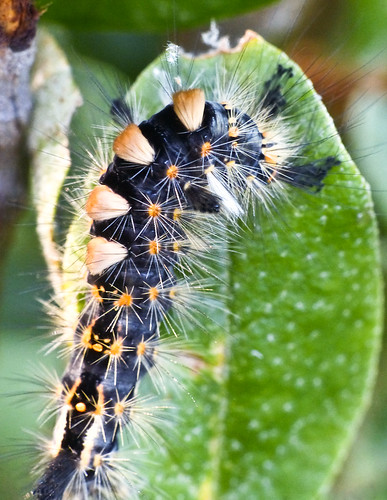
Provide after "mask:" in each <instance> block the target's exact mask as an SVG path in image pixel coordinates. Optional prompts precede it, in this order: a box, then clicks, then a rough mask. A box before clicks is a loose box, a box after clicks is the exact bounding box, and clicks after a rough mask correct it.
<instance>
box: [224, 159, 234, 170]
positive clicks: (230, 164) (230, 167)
mask: <svg viewBox="0 0 387 500" xmlns="http://www.w3.org/2000/svg"><path fill="white" fill-rule="evenodd" d="M235 165H236V161H235V160H230V161H228V162H226V167H227V168H229V169H230V170H231V169H232V168H234V167H235Z"/></svg>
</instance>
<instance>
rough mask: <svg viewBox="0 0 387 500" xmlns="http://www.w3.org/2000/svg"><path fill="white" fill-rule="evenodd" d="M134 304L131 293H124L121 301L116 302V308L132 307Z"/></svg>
mask: <svg viewBox="0 0 387 500" xmlns="http://www.w3.org/2000/svg"><path fill="white" fill-rule="evenodd" d="M132 304H133V297H132V295H130V293H123V294H122V295H121V296H120V298H119V299H117V300H115V301H114V305H115V306H116V307H130V306H131V305H132Z"/></svg>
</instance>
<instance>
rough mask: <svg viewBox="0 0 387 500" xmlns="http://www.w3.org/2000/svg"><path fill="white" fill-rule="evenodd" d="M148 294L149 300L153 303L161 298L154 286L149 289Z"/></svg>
mask: <svg viewBox="0 0 387 500" xmlns="http://www.w3.org/2000/svg"><path fill="white" fill-rule="evenodd" d="M148 294H149V300H152V301H153V300H156V299H157V297H158V296H159V291H158V290H157V288H156V287H154V286H153V287H152V288H149V292H148Z"/></svg>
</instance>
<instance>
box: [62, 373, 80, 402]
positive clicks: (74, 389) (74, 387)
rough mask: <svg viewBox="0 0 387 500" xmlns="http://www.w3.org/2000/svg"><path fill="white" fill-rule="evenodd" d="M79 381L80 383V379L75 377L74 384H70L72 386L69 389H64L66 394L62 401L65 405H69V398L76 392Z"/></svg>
mask: <svg viewBox="0 0 387 500" xmlns="http://www.w3.org/2000/svg"><path fill="white" fill-rule="evenodd" d="M80 383H81V379H80V378H77V379H76V381H75V382H74V384H73V385H72V387H71V388H70V389H67V390H66V396H65V399H64V401H65V403H66V404H67V405H69V406H71V400H72V399H73V397H74V396H75V393H76V391H77V389H78V387H79V385H80Z"/></svg>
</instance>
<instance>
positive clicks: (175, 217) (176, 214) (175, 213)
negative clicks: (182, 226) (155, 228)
mask: <svg viewBox="0 0 387 500" xmlns="http://www.w3.org/2000/svg"><path fill="white" fill-rule="evenodd" d="M182 213H183V211H182V210H181V209H180V208H175V209H174V211H173V220H179V219H180V218H181V214H182Z"/></svg>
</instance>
